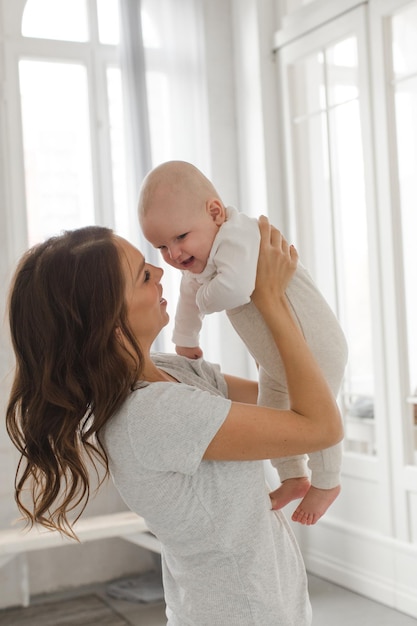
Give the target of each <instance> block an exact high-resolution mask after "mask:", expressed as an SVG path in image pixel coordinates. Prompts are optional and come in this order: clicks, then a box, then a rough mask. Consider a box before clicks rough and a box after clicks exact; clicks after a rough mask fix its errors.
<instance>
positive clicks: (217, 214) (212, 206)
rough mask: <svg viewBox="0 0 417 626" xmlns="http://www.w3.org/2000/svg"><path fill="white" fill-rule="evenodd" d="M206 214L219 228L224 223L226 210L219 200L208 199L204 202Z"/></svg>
mask: <svg viewBox="0 0 417 626" xmlns="http://www.w3.org/2000/svg"><path fill="white" fill-rule="evenodd" d="M206 209H207V213H208V214H209V215H210V217H211V218H212V220H213V222H215V223H216V224H217V226H221V225H222V224H223V222H225V221H226V210H225V208H224V205H223V202H221V200H219V198H210V199H209V200H207V202H206Z"/></svg>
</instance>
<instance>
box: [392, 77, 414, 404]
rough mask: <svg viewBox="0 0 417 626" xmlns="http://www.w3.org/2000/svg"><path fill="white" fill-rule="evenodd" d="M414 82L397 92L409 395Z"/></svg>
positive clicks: (412, 257)
mask: <svg viewBox="0 0 417 626" xmlns="http://www.w3.org/2000/svg"><path fill="white" fill-rule="evenodd" d="M416 111H417V78H414V79H412V80H408V81H404V82H403V83H401V85H400V86H399V87H397V89H396V94H395V112H396V124H397V146H398V169H399V183H400V194H401V223H402V250H403V265H404V282H405V290H406V302H405V305H406V306H405V310H406V319H407V332H408V347H409V352H408V355H409V356H408V358H409V373H410V394H415V395H417V350H416V346H417V290H416V285H417V246H416V235H417V209H416V197H417V178H416V172H417V117H416Z"/></svg>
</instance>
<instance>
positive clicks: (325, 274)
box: [294, 113, 337, 310]
mask: <svg viewBox="0 0 417 626" xmlns="http://www.w3.org/2000/svg"><path fill="white" fill-rule="evenodd" d="M294 164H295V168H296V170H297V175H298V177H299V181H302V184H296V189H295V205H296V206H297V208H298V209H299V210H300V212H301V215H302V216H303V217H302V218H301V220H300V222H301V223H300V224H299V234H300V239H301V245H302V248H303V250H304V251H305V253H306V254H307V255H308V256H309V258H310V263H311V261H313V264H314V265H313V266H311V265H309V268H308V269H309V271H310V272H311V273H312V274H314V276H315V277H316V280H317V282H318V284H319V287H320V289H321V291H322V293H323V294H324V295H325V297H326V299H327V301H328V302H329V304H330V305H331V306H332V307H333V310H335V309H336V306H337V303H336V292H335V273H334V260H333V244H332V241H333V220H332V214H331V202H330V186H329V155H328V137H327V121H326V114H325V113H322V114H319V115H314V116H311V117H309V118H305V119H304V120H303V121H301V122H299V123H297V122H296V123H295V124H294ZM315 243H316V244H318V249H319V251H320V253H319V254H316V250H317V248H316V246H315ZM301 260H302V259H301Z"/></svg>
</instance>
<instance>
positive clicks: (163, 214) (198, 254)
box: [141, 195, 223, 274]
mask: <svg viewBox="0 0 417 626" xmlns="http://www.w3.org/2000/svg"><path fill="white" fill-rule="evenodd" d="M218 222H220V223H218ZM221 223H223V219H222V218H218V217H216V216H215V215H212V214H211V213H210V211H209V210H208V209H207V208H206V207H205V206H204V205H203V206H201V207H195V206H191V203H190V202H189V201H188V202H187V199H186V198H183V197H179V196H178V195H177V196H176V197H175V200H173V201H172V198H171V199H169V201H168V199H167V198H161V197H159V198H155V201H154V202H153V204H152V206H151V207H148V210H147V214H146V216H145V217H143V216H142V217H141V227H142V230H143V234H144V235H145V237H146V239H147V240H148V241H149V242H150V243H151V244H152V245H153V246H154V247H155V248H158V249H159V250H160V251H161V254H162V256H163V258H164V261H166V263H168V264H169V265H172V267H175V268H176V269H179V270H188V271H190V272H192V273H193V274H200V273H201V272H202V271H203V270H204V268H205V267H206V265H207V260H208V257H209V254H210V250H211V247H212V245H213V241H214V239H215V237H216V235H217V233H218V230H219V227H220V226H221Z"/></svg>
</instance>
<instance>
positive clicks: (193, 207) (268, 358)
mask: <svg viewBox="0 0 417 626" xmlns="http://www.w3.org/2000/svg"><path fill="white" fill-rule="evenodd" d="M139 221H140V224H141V227H142V230H143V233H144V235H145V237H146V238H147V239H148V241H149V242H150V243H151V244H152V245H153V246H154V247H155V248H158V249H159V250H160V251H161V253H162V256H163V258H164V260H165V261H166V262H167V263H168V264H169V265H171V266H172V267H175V268H177V269H179V270H181V271H182V274H183V275H182V280H181V287H180V297H179V301H178V307H177V312H176V317H175V328H174V334H173V341H174V343H175V344H176V352H177V353H178V354H180V355H183V356H186V357H188V358H191V359H197V358H200V357H201V356H202V354H203V353H202V350H201V348H200V347H199V332H200V330H201V326H202V320H203V317H204V315H206V314H209V313H213V312H215V311H222V310H225V311H226V314H227V316H228V317H229V319H230V321H231V323H232V325H233V327H234V328H235V330H236V331H237V333H238V334H239V335H240V337H241V338H242V340H243V341H244V343H245V344H246V346H247V348H248V350H249V351H250V353H251V354H252V356H253V357H254V359H255V360H256V362H257V364H258V368H259V395H258V403H259V404H262V405H264V406H270V407H275V408H281V409H287V408H288V407H289V400H288V392H287V389H286V380H285V372H284V367H283V364H282V361H281V358H280V355H279V352H278V350H277V348H276V347H275V344H274V342H273V340H272V338H271V337H270V335H269V331H268V329H267V327H266V324H265V323H264V321H263V319H262V316H261V315H260V313H259V312H258V310H257V309H256V307H255V305H254V304H253V303H252V301H251V294H252V292H253V290H254V287H255V278H256V266H257V259H258V252H259V241H260V235H259V228H258V221H257V220H256V219H254V218H250V217H248V216H246V215H244V214H243V213H240V212H238V211H237V210H236V209H234V208H232V207H225V205H224V204H223V202H222V200H221V199H220V196H219V194H218V193H217V191H216V189H215V188H214V186H213V184H212V183H211V182H210V181H209V180H208V179H207V178H206V177H205V176H204V174H203V173H202V172H200V170H198V169H197V168H196V167H194V166H193V165H191V164H190V163H186V162H183V161H169V162H167V163H163V164H162V165H159V166H158V167H156V168H155V169H154V170H152V171H151V172H149V173H148V175H147V176H146V178H145V179H144V181H143V184H142V188H141V192H140V197H139ZM286 295H287V298H288V301H289V303H290V306H291V310H292V312H293V314H294V317H295V319H296V320H297V322H298V323H299V325H300V327H301V329H302V331H303V334H304V336H305V338H306V341H307V343H308V344H309V347H310V349H311V350H312V352H313V354H314V355H315V358H316V360H317V361H318V363H319V365H320V367H321V368H322V371H323V373H324V375H325V376H326V378H327V381H328V383H329V386H330V387H331V389H332V391H333V393H334V394H335V395H337V393H338V390H339V387H340V384H341V381H342V377H343V373H344V369H345V365H346V360H347V346H346V340H345V337H344V335H343V332H342V330H341V328H340V326H339V323H338V322H337V320H336V318H335V316H334V314H333V312H332V311H331V309H330V307H329V306H328V304H327V303H326V301H325V300H324V298H323V296H322V295H321V294H320V292H319V291H318V289H317V287H316V286H315V285H314V283H313V281H312V279H311V277H310V275H309V274H308V272H307V271H306V269H305V268H304V267H303V266H302V265H301V264H300V263H299V264H298V268H297V271H296V272H295V274H294V276H293V278H292V280H291V282H290V284H289V286H288V288H287V291H286ZM341 457H342V450H341V444H338V445H337V446H333V447H332V448H328V449H326V450H323V451H320V452H315V453H311V454H310V455H309V459H308V466H307V462H306V460H307V457H306V456H297V457H285V458H280V459H272V460H271V462H272V464H273V465H274V467H276V468H277V470H278V473H279V477H280V481H281V485H280V486H279V487H278V489H277V490H276V491H274V492H273V493H271V494H270V497H271V502H272V508H274V509H279V508H282V507H283V506H285V505H286V504H288V503H289V502H290V501H292V500H295V499H300V498H302V500H301V502H300V503H299V505H298V507H297V508H296V510H295V511H294V513H293V515H292V519H293V521H296V522H299V523H301V524H308V525H309V524H315V523H316V522H317V520H318V519H320V517H321V516H322V515H323V514H324V513H325V512H326V510H327V509H328V507H329V506H330V505H331V504H332V502H333V501H334V500H335V498H336V497H337V496H338V494H339V492H340V469H341ZM309 469H310V471H309ZM310 472H311V482H310Z"/></svg>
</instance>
